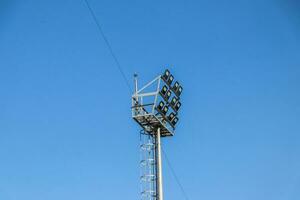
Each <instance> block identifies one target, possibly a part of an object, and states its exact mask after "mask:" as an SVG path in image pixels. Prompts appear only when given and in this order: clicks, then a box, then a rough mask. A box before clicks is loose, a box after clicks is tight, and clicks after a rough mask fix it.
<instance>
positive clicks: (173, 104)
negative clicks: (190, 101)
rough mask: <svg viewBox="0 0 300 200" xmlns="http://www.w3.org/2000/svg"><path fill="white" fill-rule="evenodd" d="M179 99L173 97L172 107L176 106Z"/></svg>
mask: <svg viewBox="0 0 300 200" xmlns="http://www.w3.org/2000/svg"><path fill="white" fill-rule="evenodd" d="M177 101H178V99H177V98H176V97H173V98H172V100H171V103H170V104H171V106H172V107H175V105H176V103H177Z"/></svg>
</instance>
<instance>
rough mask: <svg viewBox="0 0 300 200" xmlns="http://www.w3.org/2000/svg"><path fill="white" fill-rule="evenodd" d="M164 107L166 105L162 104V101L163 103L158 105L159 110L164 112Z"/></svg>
mask: <svg viewBox="0 0 300 200" xmlns="http://www.w3.org/2000/svg"><path fill="white" fill-rule="evenodd" d="M164 105H165V104H164V102H162V101H161V102H159V104H158V105H157V109H158V110H161V111H162V110H163V107H164Z"/></svg>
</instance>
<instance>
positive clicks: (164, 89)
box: [159, 85, 172, 102]
mask: <svg viewBox="0 0 300 200" xmlns="http://www.w3.org/2000/svg"><path fill="white" fill-rule="evenodd" d="M159 94H160V95H161V96H162V97H163V98H164V100H165V101H166V102H167V101H168V100H169V98H170V97H171V95H172V93H171V91H170V90H168V87H167V86H166V85H164V86H163V87H162V89H161V91H160V92H159Z"/></svg>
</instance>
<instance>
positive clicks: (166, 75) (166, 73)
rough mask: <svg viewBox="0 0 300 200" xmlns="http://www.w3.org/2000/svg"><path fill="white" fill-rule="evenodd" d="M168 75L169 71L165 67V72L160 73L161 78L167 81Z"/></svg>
mask: <svg viewBox="0 0 300 200" xmlns="http://www.w3.org/2000/svg"><path fill="white" fill-rule="evenodd" d="M170 75H171V73H170V71H169V70H168V69H166V71H165V73H164V74H163V75H162V78H163V80H164V81H166V82H168V79H169V77H170Z"/></svg>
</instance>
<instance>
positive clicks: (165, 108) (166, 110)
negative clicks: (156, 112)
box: [162, 106, 169, 115]
mask: <svg viewBox="0 0 300 200" xmlns="http://www.w3.org/2000/svg"><path fill="white" fill-rule="evenodd" d="M168 110H169V107H168V106H165V107H164V108H163V110H162V113H163V114H164V115H166V114H167V112H168Z"/></svg>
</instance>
